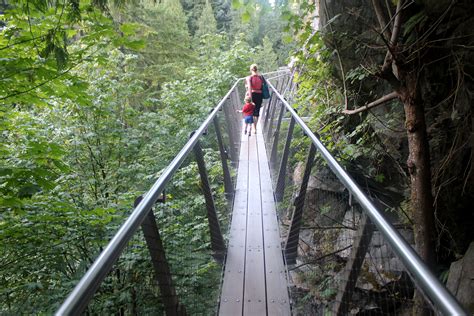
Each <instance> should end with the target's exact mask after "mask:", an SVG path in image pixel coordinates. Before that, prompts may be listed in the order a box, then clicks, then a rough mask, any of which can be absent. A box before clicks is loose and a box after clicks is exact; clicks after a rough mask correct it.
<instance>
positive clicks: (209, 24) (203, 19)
mask: <svg viewBox="0 0 474 316" xmlns="http://www.w3.org/2000/svg"><path fill="white" fill-rule="evenodd" d="M196 27H197V30H196V33H195V34H194V36H195V37H196V38H199V37H200V36H202V35H205V34H216V32H217V23H216V19H215V17H214V12H213V10H212V6H211V3H210V2H209V0H206V3H205V4H204V7H203V8H202V12H201V15H200V16H199V18H198V20H197V23H196Z"/></svg>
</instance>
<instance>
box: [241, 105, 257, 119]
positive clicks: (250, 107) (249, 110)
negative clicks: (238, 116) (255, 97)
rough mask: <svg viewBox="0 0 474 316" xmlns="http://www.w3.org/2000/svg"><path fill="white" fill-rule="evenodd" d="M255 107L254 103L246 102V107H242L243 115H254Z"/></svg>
mask: <svg viewBox="0 0 474 316" xmlns="http://www.w3.org/2000/svg"><path fill="white" fill-rule="evenodd" d="M254 109H255V105H254V104H253V103H245V104H244V107H243V108H242V115H243V116H244V117H246V116H253V110H254Z"/></svg>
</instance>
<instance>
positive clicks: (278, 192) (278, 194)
mask: <svg viewBox="0 0 474 316" xmlns="http://www.w3.org/2000/svg"><path fill="white" fill-rule="evenodd" d="M294 128H295V118H294V117H293V115H292V116H291V120H290V126H289V127H288V134H287V135H286V142H285V148H284V149H283V156H282V158H281V162H280V168H279V169H278V180H277V185H276V188H275V199H276V201H277V202H281V201H282V200H283V194H284V193H285V181H286V165H287V164H288V155H289V153H290V145H291V140H292V138H293V130H294Z"/></svg>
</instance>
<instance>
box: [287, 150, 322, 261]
mask: <svg viewBox="0 0 474 316" xmlns="http://www.w3.org/2000/svg"><path fill="white" fill-rule="evenodd" d="M315 155H316V147H315V146H314V144H313V143H311V146H310V148H309V153H308V158H307V160H306V166H305V169H304V174H303V181H302V182H301V186H300V192H299V194H298V196H297V197H296V199H295V203H294V205H295V207H294V209H293V214H292V216H291V223H290V229H289V233H288V236H287V238H286V242H285V249H284V253H285V258H286V263H287V264H295V263H296V256H297V255H298V243H299V240H300V229H301V222H302V219H303V208H304V202H305V197H306V189H307V188H308V181H309V176H310V173H311V169H312V168H313V164H314V157H315Z"/></svg>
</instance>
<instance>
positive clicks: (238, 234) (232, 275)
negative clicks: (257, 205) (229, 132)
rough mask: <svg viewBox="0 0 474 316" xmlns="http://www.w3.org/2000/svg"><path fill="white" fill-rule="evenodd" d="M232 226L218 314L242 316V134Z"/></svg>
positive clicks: (244, 145) (244, 223)
mask: <svg viewBox="0 0 474 316" xmlns="http://www.w3.org/2000/svg"><path fill="white" fill-rule="evenodd" d="M241 141H242V143H241V147H240V155H239V160H240V162H239V169H238V171H237V179H236V183H237V185H236V191H235V196H234V205H233V214H232V223H231V228H230V234H229V245H228V247H227V258H226V265H225V270H224V281H223V284H222V292H221V299H220V305H219V315H241V314H242V307H243V293H244V271H245V231H246V228H247V195H248V139H247V137H246V136H243V135H242V140H241Z"/></svg>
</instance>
